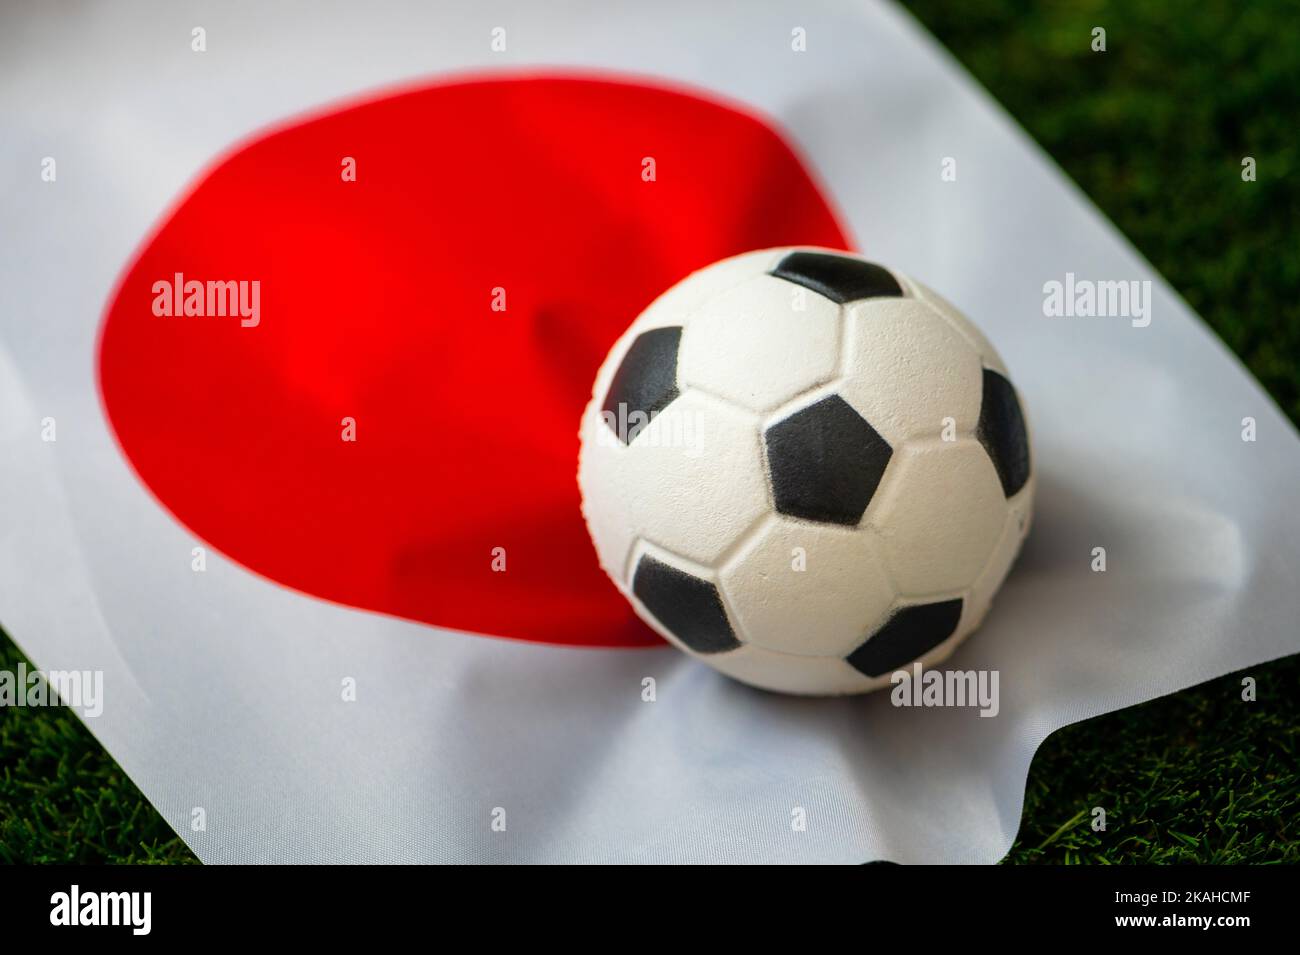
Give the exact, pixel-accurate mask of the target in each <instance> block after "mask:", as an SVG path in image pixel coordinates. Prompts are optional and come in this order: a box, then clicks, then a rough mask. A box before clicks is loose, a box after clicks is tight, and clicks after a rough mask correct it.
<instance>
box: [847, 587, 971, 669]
mask: <svg viewBox="0 0 1300 955" xmlns="http://www.w3.org/2000/svg"><path fill="white" fill-rule="evenodd" d="M960 619H961V598H960V597H958V598H957V599H955V600H941V601H939V602H938V603H930V604H917V605H915V606H912V607H903V608H902V609H900V610H898V611H897V612H895V613H894V615H893V616H892V617H890V618H889V620H888V621H886V623H885V625H884V626H883V627H881V628H880V629H879V630H877V631H876V632H875V633H874V634H872V635H871V636H870V637H868V638H867V641H866V642H865V643H864V644H862V646H860V647H858V648H857V649H856V650H854V651H853V652H852V653H851V654H849V656H848V662H849V665H850V666H852V667H853V668H854V669H855V670H857V671H858V672H859V673H864V674H866V675H867V676H870V677H877V676H884V675H885V674H886V673H892V672H893V671H894V670H897V669H899V668H900V667H904V666H907V664H909V663H911V662H912V661H913V660H915V659H917V658H918V657H922V656H925V654H926V653H928V652H929V651H930V650H933V649H934V648H935V647H937V646H938V645H939V644H941V643H943V642H944V641H945V640H947V639H948V638H949V637H951V636H952V635H953V633H954V632H955V631H956V629H957V621H959V620H960Z"/></svg>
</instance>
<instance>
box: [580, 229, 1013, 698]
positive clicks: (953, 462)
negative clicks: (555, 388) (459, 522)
mask: <svg viewBox="0 0 1300 955" xmlns="http://www.w3.org/2000/svg"><path fill="white" fill-rule="evenodd" d="M581 438H582V450H581V453H580V456H579V464H578V483H579V486H580V488H581V491H582V510H583V515H584V516H585V517H586V520H587V527H588V528H589V530H590V532H591V537H592V540H593V542H594V543H595V546H596V552H597V554H598V556H599V558H600V563H601V566H602V567H604V569H605V571H606V573H608V574H609V576H610V577H611V578H612V579H613V581H614V583H615V584H616V585H617V586H618V588H619V589H620V590H621V591H622V592H623V594H624V595H625V596H626V597H627V598H628V600H629V601H631V603H632V606H633V607H634V608H635V609H636V612H637V613H638V614H639V615H640V616H641V617H642V619H644V620H645V621H646V622H647V623H648V624H649V625H650V626H651V627H653V628H654V629H655V630H656V631H658V632H659V633H660V634H662V635H663V636H664V637H665V638H667V639H668V640H669V641H671V642H672V643H673V644H675V645H676V646H677V647H679V648H681V649H682V650H684V651H686V652H687V653H689V654H690V655H692V656H694V657H697V658H699V659H701V660H703V661H704V662H706V663H708V664H709V665H710V666H713V667H715V668H717V669H718V670H720V671H721V672H723V673H725V674H727V675H728V676H731V677H734V678H736V679H738V680H741V681H743V682H745V683H749V684H752V685H754V686H758V687H763V688H766V689H770V690H779V691H783V692H787V693H801V694H812V695H829V694H844V693H862V692H866V691H868V690H874V689H877V688H879V687H881V686H885V685H888V684H889V682H890V676H891V674H892V673H893V672H895V671H896V670H899V669H902V668H906V667H909V666H910V664H912V663H913V662H914V661H920V663H921V665H922V666H923V667H924V666H933V665H935V664H937V663H939V662H941V661H942V660H944V659H946V658H947V657H948V655H949V654H950V653H952V651H953V649H954V648H955V647H956V646H957V645H958V644H959V643H960V642H961V641H962V640H964V639H965V638H966V636H967V635H969V634H970V633H971V631H973V630H974V629H975V628H976V627H977V626H978V625H979V623H980V621H981V620H982V619H983V618H984V615H985V613H986V612H987V611H988V609H989V604H990V602H991V600H992V598H993V595H994V593H995V592H996V591H997V589H998V588H999V587H1000V586H1001V584H1002V581H1003V579H1004V578H1005V576H1006V574H1007V571H1008V570H1009V569H1010V567H1011V564H1012V562H1013V561H1014V560H1015V557H1016V554H1017V553H1018V552H1019V550H1020V544H1021V541H1022V540H1023V539H1024V537H1025V534H1026V533H1027V531H1028V529H1029V522H1030V513H1031V509H1032V505H1033V495H1034V473H1033V471H1032V469H1031V467H1030V448H1029V434H1028V430H1027V428H1026V424H1025V418H1024V414H1023V411H1022V409H1021V406H1020V401H1019V399H1018V398H1017V396H1016V392H1015V389H1014V388H1013V387H1012V386H1011V382H1010V380H1009V379H1008V376H1007V370H1006V368H1005V366H1004V365H1003V364H1002V361H1001V359H1000V358H999V357H998V355H997V352H995V351H994V350H993V346H992V345H990V344H989V343H988V341H987V340H986V339H985V338H984V336H983V335H982V334H981V333H980V331H979V330H978V329H977V328H976V327H975V326H974V325H972V324H971V323H970V322H969V321H968V320H967V319H966V318H965V317H964V316H962V314H961V313H960V312H958V311H957V310H956V309H955V308H954V307H953V306H952V305H951V304H949V303H948V302H947V301H945V300H944V299H942V298H941V297H939V296H938V295H936V294H935V293H934V292H932V291H930V290H929V289H928V288H926V287H925V286H924V285H922V284H920V283H919V282H916V281H915V280H913V279H910V278H908V277H907V276H905V275H902V274H900V273H898V272H896V271H893V270H890V269H886V268H883V267H881V266H879V265H875V264H873V263H871V262H867V261H864V260H863V259H861V258H859V257H857V256H853V255H849V254H846V253H842V252H832V251H828V250H824V249H769V250H765V251H760V252H750V253H747V254H745V255H740V256H737V257H735V258H731V259H725V260H723V261H721V262H718V263H716V264H714V265H711V266H709V267H708V268H706V269H703V270H701V271H699V272H696V273H695V274H693V275H691V276H689V277H687V278H686V279H684V280H683V281H682V282H680V283H678V284H677V285H676V286H674V287H673V288H671V289H669V290H668V291H667V292H665V293H664V294H663V295H662V296H660V298H659V299H657V300H656V301H655V302H654V303H652V304H651V305H650V307H649V308H647V309H646V310H645V311H644V312H643V313H642V314H641V315H640V316H639V317H638V318H637V319H636V321H635V322H633V323H632V326H631V327H630V328H629V329H628V330H627V332H626V333H625V334H624V335H623V337H622V338H621V339H619V341H618V342H617V343H616V344H615V345H614V347H613V349H612V350H611V351H610V354H609V357H608V358H607V359H606V360H605V363H604V365H603V366H602V367H601V369H600V371H599V373H598V374H597V376H596V383H595V387H594V389H593V396H592V401H591V404H590V405H589V406H588V407H587V411H586V413H585V414H584V416H583V419H582V424H581Z"/></svg>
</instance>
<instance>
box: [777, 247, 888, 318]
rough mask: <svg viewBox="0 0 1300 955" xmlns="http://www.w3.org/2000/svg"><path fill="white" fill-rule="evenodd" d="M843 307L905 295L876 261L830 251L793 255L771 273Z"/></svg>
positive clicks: (792, 253)
mask: <svg viewBox="0 0 1300 955" xmlns="http://www.w3.org/2000/svg"><path fill="white" fill-rule="evenodd" d="M770 274H772V275H775V276H776V277H777V278H779V279H785V280H786V281H787V282H794V283H795V284H796V285H802V286H803V287H804V288H807V289H811V290H812V291H814V292H816V293H817V294H818V295H824V296H826V297H827V298H828V299H830V300H831V301H832V302H838V303H839V304H841V305H843V304H844V303H846V302H856V301H858V300H859V299H864V298H882V297H886V296H889V297H894V298H898V297H900V296H902V294H903V290H902V288H901V287H900V286H899V284H898V280H897V279H896V278H894V276H893V275H891V274H890V272H889V270H888V269H886V268H883V267H882V266H879V265H876V264H875V263H873V262H864V261H862V260H861V259H857V258H853V257H852V256H848V255H834V254H832V253H830V252H791V253H790V254H789V255H787V256H786V257H785V258H783V259H782V260H781V261H780V262H779V263H777V266H776V268H774V269H773V270H772V271H771V273H770Z"/></svg>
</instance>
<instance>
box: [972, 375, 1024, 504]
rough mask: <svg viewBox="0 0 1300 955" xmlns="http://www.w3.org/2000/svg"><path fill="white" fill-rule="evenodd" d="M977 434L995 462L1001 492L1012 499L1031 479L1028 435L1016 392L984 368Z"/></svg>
mask: <svg viewBox="0 0 1300 955" xmlns="http://www.w3.org/2000/svg"><path fill="white" fill-rule="evenodd" d="M975 435H976V437H978V438H979V441H980V444H982V445H984V450H985V451H987V452H988V455H989V457H990V458H992V459H993V467H994V468H995V469H996V470H997V472H998V478H999V480H1001V481H1002V492H1003V493H1004V494H1006V496H1007V497H1011V496H1012V495H1014V494H1015V493H1016V492H1017V491H1019V490H1020V489H1021V488H1022V487H1024V486H1025V482H1026V481H1028V480H1029V433H1028V432H1027V431H1026V430H1025V416H1024V414H1022V413H1021V410H1020V399H1018V398H1017V397H1016V389H1015V388H1013V387H1011V382H1009V381H1007V380H1006V379H1005V378H1003V377H1002V376H1001V375H999V374H998V373H997V372H996V371H992V370H991V369H988V368H985V369H984V398H983V400H982V401H981V403H980V420H979V424H978V425H977V426H976V428H975Z"/></svg>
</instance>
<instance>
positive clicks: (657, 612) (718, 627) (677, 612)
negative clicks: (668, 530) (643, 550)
mask: <svg viewBox="0 0 1300 955" xmlns="http://www.w3.org/2000/svg"><path fill="white" fill-rule="evenodd" d="M632 593H634V594H636V599H637V600H639V601H641V603H642V604H644V605H645V608H646V609H647V610H649V611H650V613H652V614H653V615H654V618H655V619H656V620H658V621H659V622H660V623H661V624H663V626H664V627H665V629H667V630H668V632H670V633H671V634H672V635H673V636H674V637H676V638H677V639H678V640H680V641H681V642H682V643H684V644H686V646H688V647H690V648H691V649H692V650H694V651H695V652H696V653H721V652H722V651H723V650H733V649H735V648H736V647H738V646H740V641H739V640H737V639H736V635H735V633H734V632H733V631H732V629H731V624H730V623H729V622H728V621H727V611H726V608H724V607H723V606H722V598H721V597H719V596H718V588H717V587H715V586H713V584H711V583H709V581H707V580H701V579H700V578H699V577H696V576H695V575H694V574H688V573H686V571H684V570H678V569H677V568H676V567H670V566H669V565H668V564H665V563H663V562H662V561H658V560H655V559H654V558H653V557H651V556H649V555H648V554H643V555H642V556H641V559H640V560H639V561H637V565H636V570H635V571H634V572H633V574H632Z"/></svg>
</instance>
